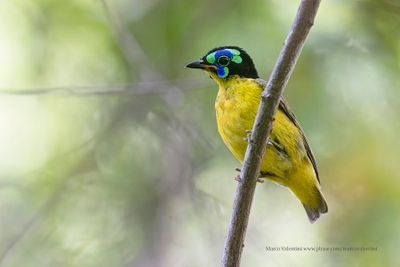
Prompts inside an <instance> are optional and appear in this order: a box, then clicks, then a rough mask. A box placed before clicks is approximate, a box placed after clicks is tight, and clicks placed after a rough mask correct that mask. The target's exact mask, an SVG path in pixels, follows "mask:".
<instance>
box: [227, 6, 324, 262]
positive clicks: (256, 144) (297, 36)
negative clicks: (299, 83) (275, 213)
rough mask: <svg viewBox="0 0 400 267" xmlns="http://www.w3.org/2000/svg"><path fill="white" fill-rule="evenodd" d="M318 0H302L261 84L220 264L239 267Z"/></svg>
mask: <svg viewBox="0 0 400 267" xmlns="http://www.w3.org/2000/svg"><path fill="white" fill-rule="evenodd" d="M319 4H320V0H302V1H301V3H300V6H299V9H298V11H297V14H296V17H295V19H294V22H293V24H292V27H291V29H290V31H289V33H288V36H287V37H286V40H285V43H284V45H283V48H282V50H281V53H280V55H279V58H278V60H277V62H276V64H275V67H274V69H273V71H272V74H271V76H270V78H269V80H268V82H267V83H266V85H265V86H264V89H265V90H264V91H263V93H262V95H261V103H260V106H259V108H258V112H257V115H256V119H255V122H254V125H253V129H252V134H251V139H250V140H251V141H250V142H249V145H248V147H247V151H246V155H245V158H244V161H243V166H242V171H241V174H240V176H241V182H239V183H238V186H237V189H236V195H235V200H234V203H233V212H232V216H231V220H230V223H229V228H228V233H227V237H226V240H225V248H224V253H223V257H222V262H221V266H223V267H238V266H240V257H241V254H242V250H243V246H244V237H245V233H246V228H247V224H248V221H249V214H250V208H251V204H252V200H253V195H254V191H255V187H256V183H257V176H258V175H259V172H260V164H261V161H262V158H263V155H264V151H265V144H266V143H267V140H268V136H269V134H270V132H271V130H272V123H273V118H274V116H275V112H276V109H277V107H278V104H279V100H280V98H281V96H282V92H283V89H284V88H285V86H286V84H287V82H288V80H289V78H290V76H291V74H292V72H293V69H294V66H295V65H296V62H297V59H298V58H299V55H300V53H301V49H302V48H303V44H304V41H305V39H306V37H307V35H308V32H309V31H310V29H311V27H312V25H313V24H314V19H315V16H316V13H317V10H318V7H319Z"/></svg>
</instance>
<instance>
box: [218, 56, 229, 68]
mask: <svg viewBox="0 0 400 267" xmlns="http://www.w3.org/2000/svg"><path fill="white" fill-rule="evenodd" d="M230 61H231V59H230V58H229V57H227V56H220V57H219V58H218V64H219V65H220V66H223V67H225V66H227V65H228V64H229V62H230Z"/></svg>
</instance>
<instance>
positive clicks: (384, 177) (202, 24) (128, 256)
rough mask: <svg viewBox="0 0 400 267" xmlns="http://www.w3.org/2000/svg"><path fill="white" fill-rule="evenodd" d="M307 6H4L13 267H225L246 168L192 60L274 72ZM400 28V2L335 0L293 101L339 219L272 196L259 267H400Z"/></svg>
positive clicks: (254, 252)
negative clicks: (229, 47) (239, 55)
mask: <svg viewBox="0 0 400 267" xmlns="http://www.w3.org/2000/svg"><path fill="white" fill-rule="evenodd" d="M298 2H299V1H294V0H290V1H279V0H255V1H241V0H235V1H209V0H202V1H200V0H194V1H182V0H164V1H161V0H146V1H145V0H114V1H111V0H102V1H101V0H84V1H82V0H79V1H78V0H70V1H51V0H36V1H24V0H13V1H0V21H1V23H0V36H1V37H0V63H1V64H0V87H1V92H0V148H1V149H0V266H1V267H20V266H24V267H25V266H29V267H35V266H41V267H43V266H66V267H70V266H71V267H75V266H76V267H92V266H93V267H94V266H96V267H100V266H127V267H128V266H154V267H157V266H217V265H218V264H219V261H220V257H221V254H222V249H223V243H224V236H225V233H226V227H227V224H228V221H229V217H230V213H231V207H232V201H233V196H234V191H235V188H236V182H235V181H234V180H233V177H234V176H235V175H236V172H235V171H234V168H235V167H239V165H238V162H236V161H235V160H234V159H233V158H232V156H231V155H230V153H229V152H228V150H227V149H226V148H225V146H224V145H223V143H222V142H221V139H220V138H219V135H218V133H217V129H216V123H215V116H214V107H213V105H214V104H213V103H214V99H215V96H216V92H217V90H216V86H215V85H214V83H213V82H212V81H211V80H210V79H209V78H208V77H207V76H206V75H205V74H204V73H201V72H198V71H191V70H187V69H184V66H185V64H186V63H188V62H189V61H191V60H194V59H197V58H199V57H200V56H202V55H203V54H204V53H205V52H207V51H208V50H209V49H211V48H213V47H215V46H219V45H226V44H234V45H239V46H241V47H244V48H245V49H246V50H247V51H248V52H249V53H250V54H251V55H252V56H253V58H254V60H255V63H256V65H257V67H258V69H259V73H260V74H261V76H262V77H264V78H265V79H267V78H268V75H269V72H270V71H271V69H272V67H273V64H274V62H275V60H276V58H277V55H278V53H279V51H280V48H281V45H282V43H283V40H284V38H285V36H286V34H287V32H288V29H289V27H290V24H291V22H292V20H293V17H294V14H295V12H296V8H297V6H298ZM399 27H400V2H399V1H398V0H357V1H356V0H353V1H348V0H326V1H322V4H321V8H320V11H319V14H318V16H317V21H316V24H315V27H314V28H313V29H312V31H311V34H310V36H309V38H308V40H307V42H306V46H305V48H304V50H303V53H302V55H301V58H300V60H299V62H298V65H297V68H296V70H295V72H294V75H293V76H292V79H291V81H290V83H289V85H288V87H287V89H286V93H285V95H286V97H287V99H288V100H289V102H290V104H291V106H292V108H293V110H294V111H295V113H296V114H297V117H298V119H299V120H300V122H301V123H302V126H303V128H304V130H305V132H306V134H307V136H308V138H309V140H310V143H311V147H312V148H313V150H314V153H315V154H316V158H317V161H318V164H319V169H320V175H321V180H322V187H323V192H324V193H325V196H326V198H327V200H328V204H329V209H330V210H329V213H328V214H327V215H325V216H323V217H322V218H321V219H320V220H319V221H318V222H317V223H315V224H314V225H310V224H309V222H308V220H307V217H306V214H305V212H304V210H303V208H302V206H301V205H300V204H299V203H298V202H297V200H296V199H295V198H294V197H293V196H292V194H290V193H289V192H288V191H287V190H286V189H285V188H282V187H279V186H277V185H275V184H273V183H264V184H260V185H258V186H257V190H256V196H255V201H254V205H253V209H252V214H251V218H250V225H249V229H248V234H247V240H246V246H245V250H244V255H243V257H242V263H243V266H400V260H399V257H398V255H397V254H398V252H397V251H398V248H399V247H400V232H399V225H400V197H399V196H400V180H399V179H400V176H399V170H400V168H399V160H400V157H399V150H400V142H399V141H398V134H399V132H400V124H399V112H400V100H399V99H400V91H399V89H400V78H399V74H400V32H399ZM267 246H325V247H377V248H378V251H375V252H283V251H280V252H268V251H266V249H265V247H267Z"/></svg>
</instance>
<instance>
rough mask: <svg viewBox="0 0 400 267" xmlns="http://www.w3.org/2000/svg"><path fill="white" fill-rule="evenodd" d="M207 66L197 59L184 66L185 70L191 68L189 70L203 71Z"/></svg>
mask: <svg viewBox="0 0 400 267" xmlns="http://www.w3.org/2000/svg"><path fill="white" fill-rule="evenodd" d="M206 67H207V65H206V64H205V63H204V60H202V59H199V60H196V61H193V62H190V63H189V64H187V65H186V68H191V69H203V70H204V69H205V68H206Z"/></svg>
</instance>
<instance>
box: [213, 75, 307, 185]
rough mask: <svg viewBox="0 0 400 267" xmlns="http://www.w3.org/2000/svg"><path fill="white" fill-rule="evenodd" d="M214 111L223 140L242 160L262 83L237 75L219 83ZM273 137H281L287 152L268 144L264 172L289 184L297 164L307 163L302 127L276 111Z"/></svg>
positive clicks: (280, 140)
mask: <svg viewBox="0 0 400 267" xmlns="http://www.w3.org/2000/svg"><path fill="white" fill-rule="evenodd" d="M218 84H219V91H218V96H217V99H216V102H215V110H216V117H217V124H218V131H219V133H220V135H221V137H222V140H223V141H224V143H225V144H226V146H227V147H228V149H229V150H230V151H231V152H232V154H233V155H234V156H235V157H236V158H237V159H238V160H239V161H240V162H242V161H243V158H244V155H245V152H246V148H247V145H248V143H247V141H246V136H247V133H246V130H251V129H252V126H253V123H254V119H255V116H256V113H257V110H258V106H259V104H260V99H261V91H262V87H261V85H260V84H259V83H258V82H257V81H256V80H254V79H247V78H239V77H237V76H234V77H232V78H230V79H229V80H227V81H224V82H219V83H218ZM270 139H275V140H279V143H280V144H282V148H283V149H284V151H285V153H281V152H279V150H277V149H276V147H274V146H272V145H269V146H267V149H266V152H265V154H264V159H263V161H262V165H261V172H267V173H271V174H273V176H274V177H272V179H273V180H276V181H278V182H279V183H281V184H286V182H285V179H287V178H289V176H290V173H291V172H292V170H293V169H294V168H296V167H299V166H301V165H304V163H306V164H307V165H310V164H308V162H304V160H305V159H306V160H308V158H307V156H306V151H305V148H304V145H303V140H302V135H301V133H300V130H299V129H298V128H297V127H296V126H295V125H294V124H293V122H292V121H290V119H289V118H288V117H287V116H286V115H285V114H284V113H283V112H282V111H281V110H279V109H278V110H277V113H276V115H275V122H274V127H273V130H272V133H271V135H270Z"/></svg>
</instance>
